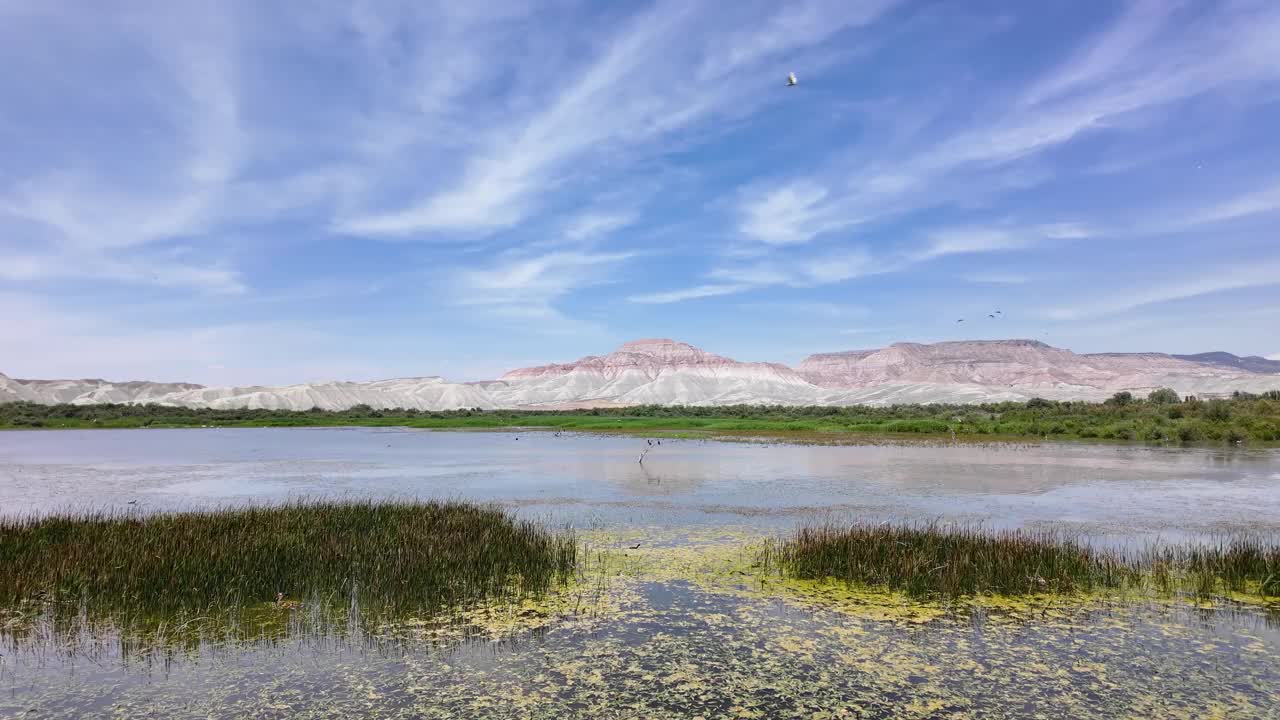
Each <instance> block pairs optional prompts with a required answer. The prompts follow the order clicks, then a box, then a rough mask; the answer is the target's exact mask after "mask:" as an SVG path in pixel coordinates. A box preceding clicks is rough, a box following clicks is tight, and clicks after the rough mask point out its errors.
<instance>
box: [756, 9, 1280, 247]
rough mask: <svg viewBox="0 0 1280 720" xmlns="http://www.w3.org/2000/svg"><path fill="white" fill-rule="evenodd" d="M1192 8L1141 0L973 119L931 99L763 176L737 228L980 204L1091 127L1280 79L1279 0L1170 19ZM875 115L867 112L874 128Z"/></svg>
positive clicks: (774, 229)
mask: <svg viewBox="0 0 1280 720" xmlns="http://www.w3.org/2000/svg"><path fill="white" fill-rule="evenodd" d="M1189 8H1190V6H1186V7H1182V6H1177V5H1175V4H1172V3H1159V2H1154V1H1144V2H1140V3H1138V4H1136V5H1135V6H1134V8H1133V9H1132V11H1130V12H1127V13H1125V14H1123V15H1122V16H1121V17H1120V18H1119V20H1118V21H1117V22H1116V23H1115V24H1113V25H1112V26H1110V27H1108V28H1107V29H1104V30H1103V31H1102V32H1101V33H1100V34H1099V35H1098V36H1097V37H1096V38H1095V39H1094V40H1093V41H1092V42H1089V43H1087V45H1086V46H1085V47H1084V49H1083V50H1082V51H1081V52H1080V53H1079V54H1078V55H1077V56H1076V57H1073V58H1071V59H1070V60H1068V61H1067V62H1066V63H1064V64H1062V65H1061V66H1060V67H1058V68H1056V69H1054V70H1052V71H1050V72H1048V73H1045V74H1044V75H1043V76H1042V77H1041V79H1040V80H1039V81H1036V82H1033V83H1032V84H1031V85H1030V86H1029V88H1028V89H1027V90H1026V91H1025V92H1024V93H1023V94H1022V95H1021V96H1018V97H1014V98H1013V99H1011V100H1002V99H1001V97H1000V96H999V95H996V96H994V97H991V98H989V99H988V100H987V101H986V104H985V105H984V109H983V112H981V113H979V114H978V115H977V117H975V119H974V121H973V122H972V123H971V124H968V125H955V124H952V123H948V122H946V121H945V115H944V114H943V112H942V111H941V110H940V109H938V108H934V107H932V106H930V105H929V104H928V103H927V101H921V106H920V108H917V110H918V112H919V113H921V114H922V115H924V116H925V117H930V116H931V115H932V116H933V117H932V118H931V119H932V120H933V122H925V121H923V120H918V121H917V122H916V123H915V124H916V125H917V126H918V128H920V129H919V131H918V132H915V133H912V134H908V135H906V136H905V137H904V136H902V135H901V134H900V133H898V132H897V131H896V130H895V129H894V128H887V129H885V130H883V131H882V134H881V135H880V136H876V135H871V136H870V137H868V139H867V140H865V141H864V142H862V143H859V144H858V145H857V146H856V148H855V149H853V150H850V151H846V152H843V153H834V154H833V157H832V159H831V160H830V161H829V162H828V164H827V165H826V166H825V167H823V168H821V169H820V170H819V171H817V172H816V173H814V174H812V175H811V176H808V177H798V178H796V177H793V178H790V179H788V180H786V181H785V182H782V183H779V184H777V185H776V186H775V187H773V188H768V187H761V186H759V185H758V184H757V185H754V186H752V190H751V195H750V197H749V200H748V202H745V203H743V204H742V205H741V206H740V207H739V209H738V217H739V221H738V227H739V229H740V231H741V232H742V233H743V234H744V235H745V236H747V237H749V238H752V239H754V240H758V241H761V242H767V243H772V244H795V243H803V242H808V241H810V240H812V239H813V238H814V237H816V236H818V235H820V234H822V233H823V232H827V231H829V230H831V229H836V228H842V227H848V226H850V225H855V224H856V225H866V224H869V223H873V222H878V221H883V220H885V219H887V218H891V217H896V216H901V215H904V214H907V213H910V212H913V211H918V210H921V209H924V208H930V207H938V206H946V205H971V204H972V203H973V201H974V198H975V197H979V198H983V197H985V198H990V197H993V196H997V197H998V196H999V195H1000V194H1002V193H1003V192H1005V191H1007V190H1010V189H1025V188H1027V187H1029V186H1032V185H1036V184H1039V183H1042V182H1045V181H1047V180H1050V179H1052V178H1053V177H1054V176H1055V173H1054V171H1053V170H1052V169H1051V166H1048V165H1045V166H1042V167H1040V168H1039V170H1038V171H1037V172H1029V170H1028V169H1029V168H1030V165H1029V163H1030V162H1031V161H1033V160H1035V159H1039V158H1041V157H1043V155H1044V154H1046V153H1047V152H1048V151H1051V150H1054V149H1057V148H1060V147H1062V146H1063V145H1065V144H1067V143H1069V142H1071V141H1073V140H1076V139H1078V138H1080V137H1081V136H1083V135H1085V134H1086V133H1091V132H1095V131H1104V130H1109V131H1114V132H1117V133H1120V132H1126V131H1133V130H1135V129H1139V128H1141V127H1142V126H1143V125H1144V124H1145V123H1149V122H1154V121H1156V120H1158V119H1159V118H1160V115H1159V114H1158V113H1151V112H1147V111H1151V110H1154V109H1157V108H1162V107H1166V106H1168V105H1170V104H1173V103H1177V102H1180V101H1183V100H1187V99H1189V98H1194V97H1197V96H1201V95H1204V94H1206V93H1210V92H1214V91H1217V90H1221V89H1224V88H1229V89H1232V90H1245V91H1247V90H1248V89H1250V88H1251V87H1252V86H1255V85H1257V84H1259V83H1275V82H1276V81H1277V80H1278V79H1280V45H1277V44H1276V43H1275V42H1274V37H1275V34H1276V33H1277V32H1280V12H1278V11H1277V9H1276V6H1275V5H1274V4H1268V3H1252V4H1251V3H1235V4H1227V3H1223V4H1219V5H1217V6H1215V7H1214V9H1213V16H1212V18H1205V17H1194V18H1193V17H1190V16H1187V17H1182V18H1180V21H1179V22H1170V21H1169V16H1170V14H1172V13H1181V12H1184V11H1186V12H1188V13H1190V10H1189ZM903 112H904V111H899V113H897V114H895V117H897V115H901V114H902V113H903ZM1144 112H1145V113H1146V114H1145V115H1143V114H1142V113H1144ZM874 120H875V118H873V117H868V118H867V122H868V124H869V125H870V128H869V129H868V130H867V131H866V132H867V133H871V132H872V130H874V129H875V125H874V124H873V123H874ZM908 123H909V124H910V121H908ZM1117 160H1119V158H1112V161H1117ZM1274 200H1275V198H1274V196H1272V195H1268V194H1262V193H1260V194H1259V196H1258V197H1255V198H1251V199H1250V201H1249V202H1244V203H1242V204H1241V205H1240V206H1239V207H1238V208H1226V209H1224V212H1226V213H1231V212H1256V211H1263V210H1266V209H1270V207H1272V206H1273V204H1274ZM1051 239H1052V238H1051Z"/></svg>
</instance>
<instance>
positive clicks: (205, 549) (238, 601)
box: [0, 501, 577, 614]
mask: <svg viewBox="0 0 1280 720" xmlns="http://www.w3.org/2000/svg"><path fill="white" fill-rule="evenodd" d="M576 548H577V544H576V540H575V539H574V538H573V537H572V535H571V534H570V533H568V532H564V533H559V532H552V531H548V530H546V529H544V528H541V527H539V526H537V525H535V524H532V523H529V522H523V521H517V520H516V519H514V518H513V517H512V516H511V515H509V514H508V513H506V512H504V511H503V510H501V509H500V508H497V507H493V506H486V505H476V504H471V503H463V502H374V501H360V502H321V503H314V504H310V503H302V502H298V503H290V504H285V505H276V506H266V507H250V508H244V509H226V510H214V511H202V512H179V513H165V514H155V515H143V514H138V513H132V514H120V513H110V512H108V513H87V514H68V515H61V516H54V517H44V518H27V519H6V520H0V568H3V572H0V607H3V606H8V607H13V606H15V605H20V604H22V603H24V602H26V603H30V602H40V603H42V604H44V605H45V606H49V605H50V604H53V606H56V607H72V608H85V609H88V610H90V611H95V610H108V611H113V612H123V613H126V614H128V613H138V614H160V613H177V614H190V613H199V612H204V611H207V610H215V609H222V608H227V609H231V608H236V607H244V606H248V605H252V604H255V603H262V602H272V601H277V600H278V598H279V597H280V595H279V594H280V593H283V594H284V597H287V598H290V599H296V600H300V601H304V602H310V601H313V600H316V599H327V600H328V601H331V602H333V603H335V604H338V603H341V604H346V603H350V602H351V601H353V600H355V601H358V602H359V603H361V604H362V605H364V606H366V607H380V608H388V609H404V610H409V609H414V610H416V609H422V608H431V607H445V606H450V605H454V604H457V603H462V602H465V601H468V600H473V599H478V598H481V597H492V596H503V595H511V596H517V595H523V594H528V593H539V592H541V591H543V590H545V589H547V588H548V587H549V586H551V585H552V584H553V583H555V582H557V581H558V580H563V579H566V578H567V576H568V575H569V574H570V573H572V572H573V569H574V566H575V562H576Z"/></svg>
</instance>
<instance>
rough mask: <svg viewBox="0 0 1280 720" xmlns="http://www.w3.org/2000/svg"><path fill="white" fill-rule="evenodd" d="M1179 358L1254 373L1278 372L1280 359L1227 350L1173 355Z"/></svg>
mask: <svg viewBox="0 0 1280 720" xmlns="http://www.w3.org/2000/svg"><path fill="white" fill-rule="evenodd" d="M1173 357H1176V358H1178V359H1179V360H1190V361H1191V362H1198V363H1205V364H1206V365H1219V366H1221V367H1229V368H1238V369H1240V370H1245V371H1247V372H1255V373H1280V359H1272V358H1264V357H1259V356H1257V355H1248V356H1246V357H1240V356H1239V355H1232V354H1231V353H1229V352H1207V353H1196V354H1195V355H1174V356H1173Z"/></svg>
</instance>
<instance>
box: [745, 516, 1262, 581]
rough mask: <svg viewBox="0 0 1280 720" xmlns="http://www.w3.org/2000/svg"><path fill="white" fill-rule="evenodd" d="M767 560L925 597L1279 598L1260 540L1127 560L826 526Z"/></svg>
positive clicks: (1025, 540) (920, 528) (1069, 545)
mask: <svg viewBox="0 0 1280 720" xmlns="http://www.w3.org/2000/svg"><path fill="white" fill-rule="evenodd" d="M764 559H765V562H766V563H768V564H770V565H776V566H778V567H779V568H780V569H781V570H782V571H783V572H784V573H786V574H787V575H790V576H791V577H795V578H801V579H811V580H818V579H825V578H835V579H837V580H843V581H846V582H849V583H852V584H857V585H865V586H871V587H883V588H888V589H891V590H897V591H902V592H905V593H907V594H908V595H911V596H913V597H920V598H925V597H942V598H947V597H959V596H966V595H978V594H998V595H1025V594H1032V593H1048V592H1053V593H1072V592H1090V591H1095V590H1107V589H1123V588H1150V589H1154V590H1157V591H1160V592H1187V593H1192V594H1195V595H1198V596H1209V595H1214V594H1218V593H1222V592H1224V591H1227V592H1235V593H1245V594H1250V595H1256V596H1266V597H1273V596H1280V545H1277V544H1275V543H1272V542H1269V541H1266V540H1263V539H1258V538H1235V539H1231V540H1225V541H1223V542H1221V543H1218V544H1200V545H1175V546H1159V545H1153V546H1149V547H1147V548H1145V549H1144V550H1142V551H1140V552H1136V553H1124V552H1120V551H1116V550H1100V549H1096V548H1093V547H1090V546H1088V545H1085V544H1082V543H1079V542H1077V541H1074V540H1072V539H1070V538H1066V537H1063V536H1061V535H1059V534H1056V533H1052V532H1034V531H1027V530H1004V531H998V532H991V531H986V530H984V529H982V528H976V527H963V526H962V527H951V526H942V525H939V524H924V525H890V524H883V525H853V526H848V527H846V526H835V525H829V524H828V525H817V526H810V527H802V528H800V529H799V530H797V531H796V532H795V534H794V535H792V536H791V537H789V538H786V539H782V540H778V541H775V542H774V543H773V544H772V545H771V546H770V547H769V548H768V549H767V550H766V551H765V558H764Z"/></svg>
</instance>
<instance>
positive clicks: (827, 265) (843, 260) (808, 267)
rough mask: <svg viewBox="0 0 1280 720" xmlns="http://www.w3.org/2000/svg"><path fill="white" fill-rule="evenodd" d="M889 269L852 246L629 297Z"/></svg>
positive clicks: (708, 293)
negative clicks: (703, 281) (683, 286)
mask: <svg viewBox="0 0 1280 720" xmlns="http://www.w3.org/2000/svg"><path fill="white" fill-rule="evenodd" d="M890 269H891V268H890V266H888V265H885V264H883V263H880V262H878V261H877V260H876V259H875V258H873V257H872V256H871V254H870V253H868V252H867V251H865V250H862V249H858V248H851V249H849V250H844V251H840V252H834V253H827V254H823V255H814V256H807V257H800V258H770V259H766V260H761V261H758V262H754V263H750V264H745V265H727V266H722V267H718V268H715V269H713V270H711V271H710V272H708V273H707V277H708V278H709V279H712V280H716V281H717V282H715V283H710V284H704V285H697V286H694V287H691V288H684V289H679V290H671V291H666V292H660V293H649V294H644V295H633V296H632V297H630V298H628V299H629V300H631V301H632V302H641V303H650V304H653V303H674V302H680V301H683V300H691V299H695V298H701V297H712V296H716V295H731V294H734V293H740V292H745V291H747V290H753V289H756V288H763V287H770V286H778V285H785V286H789V287H797V288H803V287H815V286H819V285H829V284H831V283H837V282H843V281H845V280H850V279H853V278H856V277H863V276H866V275H874V274H878V273H882V272H888V271H889V270H890Z"/></svg>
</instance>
